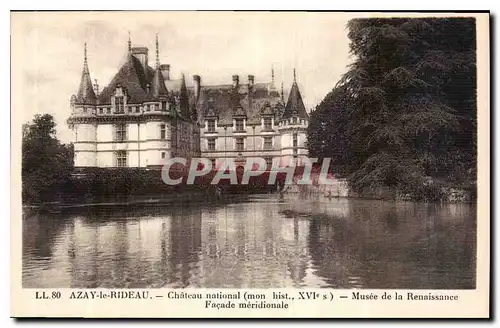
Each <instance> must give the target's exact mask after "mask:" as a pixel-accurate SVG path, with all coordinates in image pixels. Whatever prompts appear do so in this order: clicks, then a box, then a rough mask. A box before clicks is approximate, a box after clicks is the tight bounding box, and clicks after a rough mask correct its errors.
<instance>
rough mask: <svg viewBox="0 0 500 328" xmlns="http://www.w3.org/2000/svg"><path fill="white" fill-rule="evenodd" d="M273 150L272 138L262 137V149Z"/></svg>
mask: <svg viewBox="0 0 500 328" xmlns="http://www.w3.org/2000/svg"><path fill="white" fill-rule="evenodd" d="M272 148H273V137H264V149H272Z"/></svg>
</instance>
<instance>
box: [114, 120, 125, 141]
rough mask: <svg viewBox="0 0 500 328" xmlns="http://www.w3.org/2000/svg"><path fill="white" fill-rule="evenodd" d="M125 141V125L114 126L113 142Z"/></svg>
mask: <svg viewBox="0 0 500 328" xmlns="http://www.w3.org/2000/svg"><path fill="white" fill-rule="evenodd" d="M126 140H127V124H117V125H115V141H118V142H120V141H126Z"/></svg>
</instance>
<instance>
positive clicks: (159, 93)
mask: <svg viewBox="0 0 500 328" xmlns="http://www.w3.org/2000/svg"><path fill="white" fill-rule="evenodd" d="M151 94H152V96H153V98H159V97H167V95H168V91H167V88H166V87H165V82H164V81H163V75H162V74H161V70H160V68H159V67H158V68H156V70H155V74H154V76H153V81H152V82H151Z"/></svg>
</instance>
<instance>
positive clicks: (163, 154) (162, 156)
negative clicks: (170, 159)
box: [161, 151, 166, 159]
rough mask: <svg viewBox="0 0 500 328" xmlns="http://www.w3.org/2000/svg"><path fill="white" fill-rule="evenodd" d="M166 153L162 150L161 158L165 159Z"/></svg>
mask: <svg viewBox="0 0 500 328" xmlns="http://www.w3.org/2000/svg"><path fill="white" fill-rule="evenodd" d="M165 156H166V153H165V152H164V151H162V152H161V159H165Z"/></svg>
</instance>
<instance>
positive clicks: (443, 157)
mask: <svg viewBox="0 0 500 328" xmlns="http://www.w3.org/2000/svg"><path fill="white" fill-rule="evenodd" d="M348 28H349V34H348V36H349V39H350V40H351V42H350V51H351V54H352V55H353V56H354V57H355V61H354V62H353V64H352V65H351V66H350V67H349V70H348V72H347V73H346V74H345V75H344V76H343V78H342V79H341V81H339V83H338V85H337V86H336V87H335V88H334V90H333V91H332V92H330V93H329V94H328V95H327V96H326V97H325V99H324V100H323V102H321V103H320V104H319V105H318V107H317V109H316V111H314V112H313V113H312V115H311V125H310V128H309V131H310V133H309V136H310V139H309V140H310V141H309V145H310V151H311V153H312V154H314V155H316V156H319V157H321V154H323V155H328V156H335V160H334V163H336V165H337V166H338V167H339V168H341V169H342V170H341V171H342V172H343V173H344V174H345V176H347V177H348V179H349V182H350V184H351V187H353V188H354V189H355V190H361V189H363V188H365V187H369V188H375V187H378V186H387V187H391V188H393V189H395V190H399V191H401V192H403V193H406V194H410V195H412V196H413V197H414V198H416V199H429V198H430V199H432V198H438V197H440V195H439V193H436V194H432V193H431V192H430V191H432V190H434V191H437V190H438V189H441V188H440V185H443V184H444V185H452V184H454V185H455V186H459V185H460V186H462V187H463V185H464V184H469V185H471V184H474V183H475V179H476V177H475V166H476V149H475V140H476V113H477V108H476V77H475V76H476V58H475V50H476V44H475V21H474V19H469V18H450V19H448V18H422V19H420V18H418V19H417V18H410V19H408V18H404V19H403V18H402V19H354V20H351V21H350V22H349V23H348ZM320 145H323V148H321V146H320ZM326 145H327V146H326Z"/></svg>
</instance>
